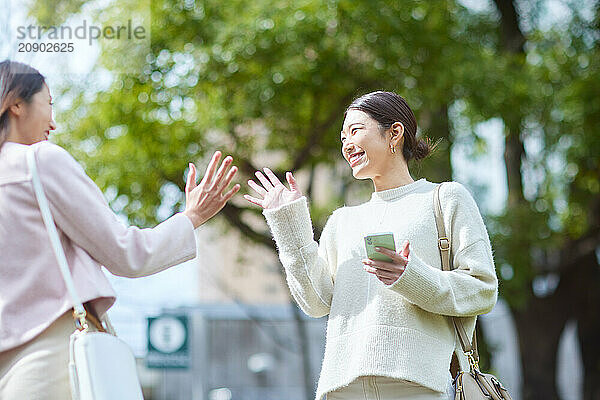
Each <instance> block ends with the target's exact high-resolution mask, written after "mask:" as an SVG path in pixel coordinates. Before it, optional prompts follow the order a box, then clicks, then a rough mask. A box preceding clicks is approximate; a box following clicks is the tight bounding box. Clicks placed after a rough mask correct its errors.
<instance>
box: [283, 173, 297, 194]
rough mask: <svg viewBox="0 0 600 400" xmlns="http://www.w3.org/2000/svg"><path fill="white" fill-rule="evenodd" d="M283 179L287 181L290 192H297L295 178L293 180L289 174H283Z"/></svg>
mask: <svg viewBox="0 0 600 400" xmlns="http://www.w3.org/2000/svg"><path fill="white" fill-rule="evenodd" d="M285 178H286V179H287V181H288V183H289V185H290V190H291V191H292V192H298V191H299V188H298V183H297V182H296V178H294V175H292V173H291V172H287V173H286V174H285Z"/></svg>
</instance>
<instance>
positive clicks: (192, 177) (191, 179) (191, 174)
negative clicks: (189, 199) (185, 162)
mask: <svg viewBox="0 0 600 400" xmlns="http://www.w3.org/2000/svg"><path fill="white" fill-rule="evenodd" d="M195 187H196V166H195V165H194V164H192V163H189V170H188V175H187V181H186V183H185V192H186V193H189V192H191V191H192V190H194V188H195Z"/></svg>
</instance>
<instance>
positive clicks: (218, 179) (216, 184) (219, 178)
mask: <svg viewBox="0 0 600 400" xmlns="http://www.w3.org/2000/svg"><path fill="white" fill-rule="evenodd" d="M232 161H233V157H231V156H227V157H225V159H224V160H223V162H222V163H221V166H220V167H219V170H218V171H217V175H215V177H214V179H213V180H212V181H207V182H210V187H209V189H208V190H209V191H213V190H215V189H217V190H218V191H219V192H220V191H221V190H223V187H222V186H221V184H222V183H223V176H224V175H225V172H226V171H227V169H228V168H229V166H230V165H231V162H232Z"/></svg>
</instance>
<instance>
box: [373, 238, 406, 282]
mask: <svg viewBox="0 0 600 400" xmlns="http://www.w3.org/2000/svg"><path fill="white" fill-rule="evenodd" d="M375 251H377V252H378V253H381V254H383V255H385V256H388V257H389V258H391V259H392V261H391V262H386V261H378V260H371V259H370V258H368V259H365V260H362V263H363V264H364V265H365V266H364V269H365V271H367V272H368V273H370V274H373V275H375V276H376V277H377V279H379V280H380V281H381V282H383V283H385V284H386V285H391V284H392V283H394V282H396V281H397V280H398V278H400V275H402V273H403V272H404V268H406V264H408V255H409V254H410V243H409V242H408V240H405V241H404V245H403V246H402V250H400V251H399V252H395V251H392V250H389V249H386V248H383V247H375Z"/></svg>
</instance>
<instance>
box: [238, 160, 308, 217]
mask: <svg viewBox="0 0 600 400" xmlns="http://www.w3.org/2000/svg"><path fill="white" fill-rule="evenodd" d="M264 171H265V174H266V175H267V176H266V177H265V175H263V173H262V172H260V171H256V172H255V175H256V177H257V178H258V180H259V181H260V183H262V186H261V185H259V184H257V183H256V182H254V181H253V180H249V181H248V185H249V186H250V187H251V188H252V189H254V191H255V192H256V193H258V195H259V196H260V198H257V197H252V196H249V195H247V194H245V195H244V198H245V199H246V200H248V201H249V202H250V203H253V204H256V205H257V206H261V207H262V208H267V209H268V208H277V207H280V206H283V205H285V204H289V203H291V202H292V201H294V200H297V199H299V198H300V197H302V193H301V192H300V189H299V188H298V184H297V183H296V179H295V178H294V176H293V175H292V173H291V172H287V173H286V174H285V177H286V179H287V181H288V183H289V185H290V188H289V189H288V188H286V187H285V185H284V184H283V183H281V181H280V180H279V178H277V176H276V175H275V174H274V173H273V172H272V171H271V170H270V169H269V168H264ZM267 177H268V179H267Z"/></svg>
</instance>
